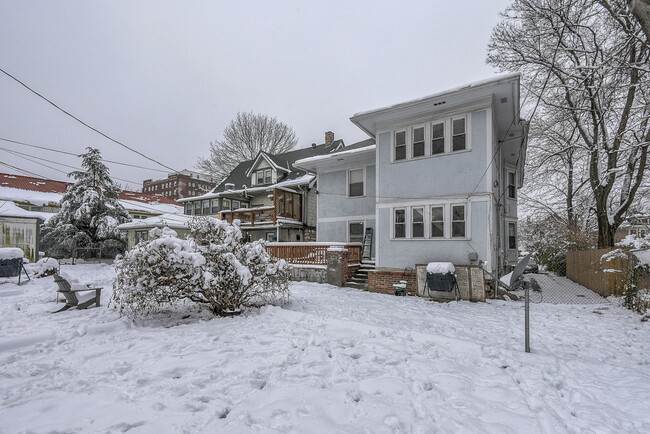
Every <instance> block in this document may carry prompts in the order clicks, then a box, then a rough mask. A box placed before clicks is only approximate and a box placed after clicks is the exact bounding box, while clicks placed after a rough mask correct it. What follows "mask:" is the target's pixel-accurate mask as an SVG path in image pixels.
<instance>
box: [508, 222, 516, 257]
mask: <svg viewBox="0 0 650 434" xmlns="http://www.w3.org/2000/svg"><path fill="white" fill-rule="evenodd" d="M508 249H510V250H516V249H517V223H515V222H509V223H508Z"/></svg>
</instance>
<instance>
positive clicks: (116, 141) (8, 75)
mask: <svg viewBox="0 0 650 434" xmlns="http://www.w3.org/2000/svg"><path fill="white" fill-rule="evenodd" d="M0 72H2V73H3V74H5V75H6V76H7V77H9V78H11V79H12V80H15V81H16V82H18V83H19V84H20V85H21V86H23V87H24V88H25V89H27V90H29V91H30V92H32V93H33V94H34V95H36V96H38V97H39V98H42V99H43V100H45V101H47V102H48V103H50V104H51V105H53V106H54V107H56V108H57V109H58V110H60V111H61V112H63V113H65V114H66V115H68V116H70V117H71V118H72V119H74V120H76V121H77V122H79V123H80V124H82V125H83V126H85V127H86V128H89V129H91V130H93V131H94V132H96V133H97V134H99V135H101V136H103V137H105V138H107V139H108V140H110V141H111V142H113V143H117V144H118V145H120V146H122V147H124V148H126V149H128V150H129V151H131V152H134V153H136V154H138V155H140V156H141V157H144V158H146V159H147V160H149V161H153V162H154V163H156V164H158V165H160V166H162V167H164V168H166V169H169V170H171V171H172V172H175V173H178V170H175V169H172V168H171V167H169V166H167V165H165V164H163V163H161V162H160V161H158V160H155V159H153V158H151V157H148V156H146V155H145V154H143V153H142V152H140V151H138V150H135V149H133V148H131V147H130V146H127V145H125V144H124V143H122V142H120V141H118V140H115V139H114V138H112V137H110V136H109V135H107V134H104V133H102V132H101V131H99V130H98V129H97V128H95V127H92V126H90V125H88V124H87V123H85V122H84V121H82V120H81V119H79V118H78V117H76V116H75V115H73V114H72V113H70V112H68V111H66V110H64V109H62V108H61V107H59V106H58V105H57V104H56V103H54V102H53V101H51V100H49V99H47V98H46V97H45V96H43V95H41V94H40V93H38V92H36V91H35V90H34V89H32V88H31V87H29V86H27V85H26V84H25V83H23V82H22V81H20V80H19V79H18V78H16V77H14V76H13V75H11V74H9V73H8V72H7V71H5V70H4V69H2V68H0Z"/></svg>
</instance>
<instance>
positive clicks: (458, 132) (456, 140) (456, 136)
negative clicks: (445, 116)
mask: <svg viewBox="0 0 650 434" xmlns="http://www.w3.org/2000/svg"><path fill="white" fill-rule="evenodd" d="M451 124H452V133H451V136H452V140H451V141H452V151H462V150H464V149H466V148H467V146H466V143H465V139H466V135H465V118H460V119H454V120H453V121H452V123H451Z"/></svg>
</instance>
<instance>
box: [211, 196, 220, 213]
mask: <svg viewBox="0 0 650 434" xmlns="http://www.w3.org/2000/svg"><path fill="white" fill-rule="evenodd" d="M210 205H211V209H212V214H216V213H218V212H219V199H212V200H211V201H210Z"/></svg>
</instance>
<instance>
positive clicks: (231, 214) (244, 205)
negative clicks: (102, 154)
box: [179, 131, 345, 241]
mask: <svg viewBox="0 0 650 434" xmlns="http://www.w3.org/2000/svg"><path fill="white" fill-rule="evenodd" d="M343 146H345V145H344V144H343V141H342V140H334V133H332V132H331V131H328V132H327V133H325V143H323V144H321V145H316V144H313V145H312V146H311V147H308V148H303V149H297V150H293V151H289V152H284V153H282V154H277V155H270V154H268V153H266V152H260V153H259V154H258V155H257V157H256V158H254V159H252V160H248V161H244V162H242V163H240V164H238V165H237V166H236V167H235V168H234V169H233V170H232V172H230V174H229V175H228V176H227V177H226V179H224V180H223V181H222V182H221V183H220V184H219V185H217V186H216V187H215V188H214V189H213V190H212V191H211V192H210V193H207V194H204V195H201V196H197V197H190V198H185V199H180V200H179V202H182V203H184V204H185V214H186V215H210V216H214V217H217V218H221V219H225V220H228V221H229V222H232V221H234V220H239V221H240V222H241V225H240V227H241V228H242V230H243V231H244V232H245V233H246V234H247V236H248V238H250V239H251V240H257V239H265V240H267V241H314V240H315V238H316V236H315V234H316V191H315V188H314V184H315V182H316V177H315V176H314V175H312V174H308V173H306V172H305V171H304V170H301V169H298V168H296V167H295V166H294V164H293V163H294V162H295V161H296V160H298V159H301V158H306V157H310V156H315V155H325V154H329V153H331V152H333V151H336V150H338V149H340V148H342V147H343Z"/></svg>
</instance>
